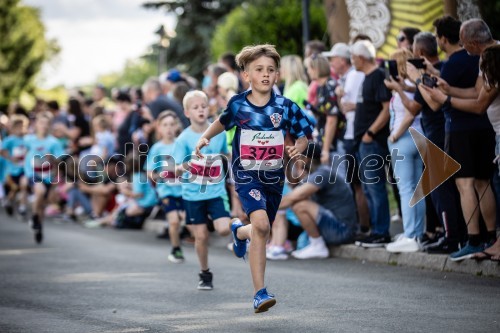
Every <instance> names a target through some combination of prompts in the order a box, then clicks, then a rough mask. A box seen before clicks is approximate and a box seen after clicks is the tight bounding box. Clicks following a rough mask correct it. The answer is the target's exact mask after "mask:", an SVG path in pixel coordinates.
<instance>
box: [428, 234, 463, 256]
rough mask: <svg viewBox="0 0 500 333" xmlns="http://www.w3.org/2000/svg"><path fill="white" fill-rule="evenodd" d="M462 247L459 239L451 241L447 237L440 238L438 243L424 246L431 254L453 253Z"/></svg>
mask: <svg viewBox="0 0 500 333" xmlns="http://www.w3.org/2000/svg"><path fill="white" fill-rule="evenodd" d="M459 249H460V247H459V244H458V242H457V241H451V240H449V239H447V238H444V237H442V238H440V239H439V241H438V242H437V243H434V244H431V245H428V246H426V247H425V248H424V251H426V252H427V253H429V254H451V253H453V252H456V251H458V250H459Z"/></svg>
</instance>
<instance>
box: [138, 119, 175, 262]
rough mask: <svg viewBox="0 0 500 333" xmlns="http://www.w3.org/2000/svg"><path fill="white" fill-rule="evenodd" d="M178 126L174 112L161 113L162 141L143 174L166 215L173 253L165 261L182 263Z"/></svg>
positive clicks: (153, 149) (151, 151)
mask: <svg viewBox="0 0 500 333" xmlns="http://www.w3.org/2000/svg"><path fill="white" fill-rule="evenodd" d="M181 126H182V125H181V123H180V120H179V117H177V114H176V113H175V112H173V111H163V112H162V113H160V115H159V116H158V119H157V120H156V133H158V134H159V135H160V137H161V140H160V141H158V142H157V143H155V144H154V145H153V146H152V147H151V148H150V149H149V152H148V159H147V163H146V171H147V173H148V178H149V179H151V180H152V181H153V184H156V193H158V197H159V198H160V203H161V205H162V208H163V210H164V211H165V214H167V222H168V235H169V238H170V242H171V243H172V252H171V253H170V255H169V256H168V260H170V261H171V262H173V263H176V264H178V263H182V262H184V255H183V254H182V249H181V240H180V237H179V230H180V223H181V221H182V219H183V216H184V204H183V202H182V195H181V187H180V185H181V183H180V181H179V180H178V178H177V177H176V175H175V162H174V160H173V157H172V155H173V152H174V145H175V138H176V136H177V135H178V134H179V132H180V130H181V128H182V127H181Z"/></svg>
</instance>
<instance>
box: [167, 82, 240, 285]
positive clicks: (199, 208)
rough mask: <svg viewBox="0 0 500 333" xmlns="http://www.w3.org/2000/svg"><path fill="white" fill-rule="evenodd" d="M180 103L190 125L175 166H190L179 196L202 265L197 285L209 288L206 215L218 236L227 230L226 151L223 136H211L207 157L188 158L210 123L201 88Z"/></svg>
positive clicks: (177, 145) (180, 140)
mask: <svg viewBox="0 0 500 333" xmlns="http://www.w3.org/2000/svg"><path fill="white" fill-rule="evenodd" d="M182 104H183V106H184V112H185V114H186V116H187V117H188V118H189V120H190V121H191V126H189V127H188V128H186V129H185V130H184V131H183V132H182V133H181V135H179V137H178V138H177V141H176V143H175V148H174V160H175V162H176V163H177V164H179V168H178V170H183V171H184V170H189V172H184V174H183V179H182V199H183V200H184V208H185V209H186V224H188V225H190V226H191V232H192V233H193V234H194V239H195V241H194V246H195V249H196V254H197V255H198V260H199V261H200V266H201V272H200V275H199V276H200V281H199V284H198V289H199V290H211V289H212V288H213V285H212V277H213V276H212V272H210V270H209V268H208V229H207V222H208V219H209V218H208V216H209V215H210V218H211V220H213V224H214V228H215V230H217V232H218V233H219V234H220V235H221V236H225V235H228V234H229V232H230V231H229V223H230V215H229V212H228V207H226V206H225V204H224V200H223V198H222V197H223V196H227V192H226V187H225V181H224V174H223V170H222V159H221V154H227V153H228V150H227V144H226V136H225V135H224V134H219V135H217V136H214V138H213V140H212V142H211V144H210V146H209V147H206V148H204V149H203V153H204V154H205V155H206V159H200V160H198V159H196V158H195V159H191V157H192V154H193V152H194V150H195V148H196V143H197V142H198V141H199V140H200V138H201V135H202V134H203V133H204V132H205V131H206V130H207V128H208V127H209V126H210V123H209V122H208V114H209V107H208V97H207V95H206V94H205V93H204V92H202V91H199V90H195V91H190V92H188V93H187V94H186V96H185V97H184V100H183V101H182ZM219 133H220V132H219ZM198 151H199V149H198ZM193 157H194V156H193ZM188 161H189V162H190V163H189V165H188V164H187V162H188ZM181 163H182V165H181Z"/></svg>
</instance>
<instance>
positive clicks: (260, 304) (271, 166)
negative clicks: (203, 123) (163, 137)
mask: <svg viewBox="0 0 500 333" xmlns="http://www.w3.org/2000/svg"><path fill="white" fill-rule="evenodd" d="M236 61H237V63H238V65H239V67H240V68H242V69H243V73H242V74H243V78H244V79H245V81H247V82H248V83H250V86H251V90H249V91H246V92H244V93H242V94H239V95H236V96H234V97H233V98H232V99H231V100H230V101H229V103H228V106H227V109H226V110H225V111H224V113H223V114H222V115H221V116H220V117H219V119H218V120H216V121H215V122H214V123H213V124H212V125H210V127H209V128H208V129H207V130H206V131H205V133H204V134H203V135H202V137H201V138H200V141H199V142H198V144H197V145H196V154H197V155H198V156H200V157H202V156H203V155H202V154H201V153H200V149H201V148H203V147H205V146H207V145H208V144H209V143H210V145H209V147H210V146H212V144H213V142H212V141H211V139H212V138H213V137H214V136H215V135H217V134H219V133H221V132H222V131H223V130H224V129H230V128H232V127H233V126H236V134H235V137H234V140H233V162H232V163H233V176H234V179H235V182H236V191H237V192H238V195H239V197H240V200H241V203H242V205H243V208H244V210H245V212H246V214H247V215H248V216H249V218H250V223H251V224H249V225H243V223H241V221H240V220H234V221H233V222H232V224H231V230H232V233H233V238H234V244H233V250H234V253H235V254H236V256H237V257H240V258H241V257H243V256H244V255H245V252H246V243H247V239H250V238H251V239H252V242H251V244H250V250H249V260H250V270H251V272H252V280H253V285H254V289H255V296H254V302H253V306H254V309H255V312H256V313H259V312H264V311H267V310H268V309H269V308H270V307H272V306H273V305H274V304H276V300H275V298H274V295H272V294H269V293H268V292H267V289H266V288H265V285H264V273H265V268H266V243H267V240H268V237H269V231H270V228H271V224H272V222H273V221H274V218H275V217H276V212H277V211H278V207H279V204H280V201H281V195H282V193H283V185H284V182H285V173H284V170H283V153H284V150H285V149H284V144H285V135H286V132H287V131H289V132H290V134H291V135H292V136H293V137H294V138H295V139H296V142H295V145H294V146H287V147H286V152H287V153H288V155H289V156H290V157H291V158H292V157H294V156H296V155H298V154H300V153H302V152H303V151H304V150H305V149H306V148H307V143H308V141H307V138H306V135H310V134H311V133H312V130H313V128H312V125H311V123H310V122H309V120H308V118H307V116H306V115H305V114H304V112H303V111H302V110H301V109H300V108H299V107H298V106H297V104H295V103H293V102H292V101H290V100H288V99H287V98H284V97H282V96H276V95H275V94H274V92H273V85H274V83H275V81H276V79H277V74H278V70H279V65H280V56H279V54H278V52H276V49H275V48H274V46H272V45H267V44H265V45H256V46H246V47H244V48H243V50H241V52H240V53H239V54H238V55H237V56H236Z"/></svg>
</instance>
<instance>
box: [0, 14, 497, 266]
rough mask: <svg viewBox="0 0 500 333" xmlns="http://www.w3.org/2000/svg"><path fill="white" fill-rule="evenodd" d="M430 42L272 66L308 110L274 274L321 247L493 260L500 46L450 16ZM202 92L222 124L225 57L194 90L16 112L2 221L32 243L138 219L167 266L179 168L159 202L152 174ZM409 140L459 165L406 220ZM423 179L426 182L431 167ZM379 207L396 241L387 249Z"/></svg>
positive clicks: (480, 27)
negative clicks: (421, 140)
mask: <svg viewBox="0 0 500 333" xmlns="http://www.w3.org/2000/svg"><path fill="white" fill-rule="evenodd" d="M434 27H435V31H434V33H431V32H421V31H420V30H419V29H416V28H412V27H407V28H404V29H401V31H400V33H399V35H398V38H397V44H398V49H397V50H396V51H395V52H394V53H393V54H392V56H391V60H394V62H393V63H395V64H396V68H397V70H396V72H394V71H391V70H390V69H389V67H390V66H389V64H390V63H391V62H389V61H388V60H390V59H385V60H384V59H378V58H377V57H376V50H375V47H374V46H373V44H372V42H371V41H370V40H369V38H368V37H367V36H364V35H359V36H357V37H356V38H355V39H354V40H353V41H351V44H350V45H348V44H345V43H337V44H335V45H333V47H332V49H331V50H330V51H328V50H327V49H326V47H325V45H324V44H323V43H322V42H320V41H311V42H309V43H308V44H307V45H306V47H305V49H306V51H305V54H304V55H303V56H301V55H286V56H284V57H283V58H282V61H281V68H280V75H279V78H280V80H279V82H276V85H275V87H274V91H275V93H276V94H279V95H284V96H285V97H287V98H289V99H291V100H292V101H293V102H295V103H296V104H297V105H299V106H300V107H301V108H303V109H305V110H307V112H308V114H309V117H310V120H311V121H312V122H313V123H314V124H315V131H314V134H313V137H312V138H311V139H310V145H309V148H308V149H307V151H305V152H304V155H303V157H302V158H300V159H299V160H298V161H295V162H294V163H286V165H287V166H288V167H287V170H286V171H287V178H288V182H287V184H286V186H285V191H284V193H283V198H282V202H281V205H280V209H281V210H280V211H279V213H278V215H277V217H276V220H275V223H274V224H273V227H272V237H271V240H270V242H269V245H268V250H267V258H268V259H270V260H278V259H287V258H288V257H289V254H290V253H291V255H292V256H293V257H295V258H298V259H309V258H326V257H328V255H329V252H328V247H327V246H328V245H329V244H334V245H337V244H348V243H355V244H356V245H358V246H362V247H366V248H375V247H385V248H386V249H387V251H390V252H395V253H401V252H416V251H426V252H428V253H429V254H438V253H440V254H447V255H450V258H451V259H452V260H457V261H458V260H464V259H470V258H475V259H478V260H480V259H491V260H499V259H500V243H499V242H498V241H497V228H499V226H500V224H499V222H498V220H499V219H500V214H498V213H497V210H498V208H500V179H499V174H500V172H499V164H498V156H500V152H499V151H500V148H499V147H500V96H499V94H498V90H499V86H498V82H499V81H500V77H499V75H500V74H499V73H500V71H499V68H500V45H498V44H499V43H498V42H497V41H496V40H495V39H494V38H493V36H492V35H491V33H490V30H489V28H488V26H487V25H486V24H485V23H484V22H483V21H482V20H479V19H473V20H469V21H467V22H464V23H462V22H460V21H458V20H456V19H454V18H452V17H449V16H445V17H442V18H439V19H438V20H436V21H435V22H434ZM277 47H278V49H279V45H278V46H277ZM440 51H441V52H442V56H440V53H439V52H440ZM417 58H418V59H423V60H422V61H420V62H415V61H412V59H417ZM409 60H410V62H409ZM419 64H420V65H419ZM197 89H200V90H201V91H203V93H204V96H205V97H204V98H206V100H207V104H208V106H209V115H208V117H209V119H216V118H217V117H218V116H219V115H220V114H221V112H222V111H223V110H224V109H225V108H226V105H227V104H228V102H229V100H230V99H231V98H232V97H233V96H235V95H237V94H239V93H241V92H244V91H245V90H247V89H251V87H249V86H248V83H247V82H246V81H245V80H244V79H243V76H242V75H241V73H240V69H239V68H238V67H237V65H236V61H235V56H234V55H233V54H231V53H226V54H224V55H223V56H221V58H220V59H219V61H218V62H217V63H213V64H210V65H208V66H207V67H206V70H205V71H204V77H203V79H202V80H201V81H198V80H196V79H195V78H192V77H190V76H189V75H187V74H186V73H181V72H180V71H178V70H177V69H171V70H169V71H168V72H166V73H163V74H161V75H160V76H159V77H152V78H149V79H147V80H146V81H145V82H144V83H143V85H142V86H141V87H128V88H113V89H110V90H108V89H106V88H104V87H103V86H101V85H97V86H96V87H95V88H94V90H93V91H92V92H91V94H86V93H84V92H82V91H79V90H75V91H71V92H70V98H69V100H68V101H67V102H66V103H65V104H64V105H60V104H59V103H58V102H57V101H54V100H52V101H43V100H37V103H36V105H35V107H34V108H33V109H32V110H30V111H29V112H27V111H26V110H24V109H23V108H22V107H21V106H19V105H17V104H13V105H11V107H10V108H9V110H8V111H7V112H6V114H4V115H2V116H1V118H0V126H1V127H0V138H1V157H0V183H1V184H2V185H3V186H1V189H0V197H1V198H2V203H3V207H4V208H5V211H6V212H7V213H8V214H10V215H12V214H19V215H21V216H26V217H28V216H30V219H31V223H32V227H33V229H34V230H35V237H36V239H37V241H41V237H42V236H41V231H40V233H37V230H38V229H37V228H39V229H40V230H41V221H42V220H43V217H44V216H45V217H57V218H62V219H65V220H68V221H74V222H78V223H81V224H82V225H84V226H86V227H89V228H95V227H105V226H108V227H114V228H133V229H140V228H142V226H143V224H144V221H145V220H146V219H148V218H156V219H162V220H164V221H165V230H163V232H162V233H161V234H160V235H159V237H163V238H170V240H171V241H172V246H173V254H174V252H175V250H176V249H179V246H180V245H179V241H180V240H179V239H178V238H179V237H180V238H185V239H186V240H187V239H189V238H190V232H192V230H190V229H189V228H186V227H183V226H184V223H183V220H184V215H183V213H182V200H180V201H179V202H177V201H175V202H167V203H166V202H165V201H164V199H165V197H166V194H165V193H167V192H168V193H169V196H173V197H180V188H179V187H178V186H176V184H174V183H175V182H176V181H177V180H175V178H176V174H175V169H174V170H170V169H168V168H167V169H168V170H163V171H162V172H163V176H160V178H162V177H163V178H165V177H166V178H172V179H174V181H173V183H172V184H169V186H170V188H168V189H166V188H164V187H161V188H160V187H159V186H157V181H158V179H157V175H155V174H154V173H153V172H152V171H154V170H153V169H154V168H153V169H151V168H150V165H151V164H150V163H154V162H153V160H154V158H155V157H156V156H159V155H157V154H158V151H159V150H158V149H160V148H161V149H170V148H168V147H169V146H170V145H172V147H174V146H175V144H176V140H177V137H178V136H179V135H180V133H181V132H182V131H183V130H185V129H186V128H188V127H189V126H190V124H191V122H192V119H193V118H192V117H195V115H194V113H192V112H187V111H188V110H187V109H186V105H188V104H189V102H190V101H189V98H190V97H189V96H191V95H192V94H191V93H190V92H191V91H193V90H197ZM187 94H188V97H186V95H187ZM190 94H191V95H190ZM195 95H196V94H195ZM196 96H198V97H199V95H196ZM191 97H192V96H191ZM187 103H188V104H187ZM410 128H413V129H414V130H416V131H418V132H420V133H422V134H423V135H425V137H426V138H427V139H428V140H430V141H431V142H432V143H433V144H434V145H436V146H437V147H439V148H440V149H442V150H443V151H445V152H446V153H447V154H448V155H450V156H451V157H452V158H453V159H454V160H456V161H457V162H458V163H459V164H460V165H461V168H460V170H459V171H458V172H457V173H456V174H455V175H454V176H453V177H452V178H450V179H448V180H446V181H445V182H444V183H443V184H441V185H440V186H439V187H437V188H436V189H435V190H434V191H432V193H431V194H430V195H429V196H428V197H427V198H426V199H425V200H421V201H420V202H418V203H416V204H415V205H410V201H411V199H412V196H413V194H414V192H415V189H416V188H417V185H418V183H419V181H420V180H421V175H422V172H423V168H424V165H423V162H422V156H421V155H420V153H419V151H418V150H417V147H416V145H415V143H414V141H413V139H412V135H411V133H410ZM495 134H496V141H495ZM233 135H234V131H228V132H226V138H227V140H226V143H227V147H226V148H227V149H225V150H227V151H228V153H229V154H230V151H231V142H232V137H233ZM184 136H186V135H184ZM287 140H290V139H289V138H287ZM172 149H174V148H172ZM395 151H396V154H394V152H395ZM172 154H174V153H172ZM40 156H43V157H40ZM398 156H402V157H403V158H398ZM149 160H151V161H149ZM175 162H176V163H180V162H179V161H175ZM286 162H288V161H286ZM435 163H436V164H439V162H438V161H435ZM174 164H175V163H174ZM165 165H170V164H169V163H166V164H165ZM228 167H230V166H228V165H225V166H224V168H225V169H226V170H227V169H228ZM426 167H428V168H430V170H431V173H430V175H431V177H432V174H433V173H432V168H433V167H436V168H438V167H441V166H440V165H427V166H426ZM160 174H161V172H160ZM232 181H233V180H231V179H230V177H228V178H227V179H226V181H225V184H224V185H225V187H226V189H227V193H228V195H227V196H226V197H225V198H223V199H224V202H225V204H227V205H230V208H231V215H232V216H233V217H238V218H240V219H242V220H245V219H246V217H245V214H244V212H243V210H242V208H241V204H240V203H239V200H238V196H237V195H236V193H235V191H234V184H233V183H232ZM165 191H166V192H165ZM389 192H393V193H394V197H395V205H393V206H394V207H393V214H392V215H396V216H398V215H400V218H399V220H400V221H402V227H403V233H401V234H399V235H395V236H394V235H392V237H391V234H390V232H389V231H390V227H391V212H390V200H389ZM165 205H167V206H169V207H170V208H169V209H165V210H164V211H162V209H160V207H165ZM172 205H174V206H172ZM172 207H174V208H172ZM172 211H173V212H174V213H175V214H172ZM397 220H398V219H397V218H396V219H394V218H393V219H392V221H393V222H395V221H397ZM212 228H213V226H212ZM208 229H209V230H210V229H211V226H210V224H209V225H208ZM212 231H213V230H212ZM179 235H180V236H179ZM293 250H295V251H293ZM292 251H293V252H292ZM177 259H179V256H173V257H172V258H171V260H172V261H176V260H177Z"/></svg>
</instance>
